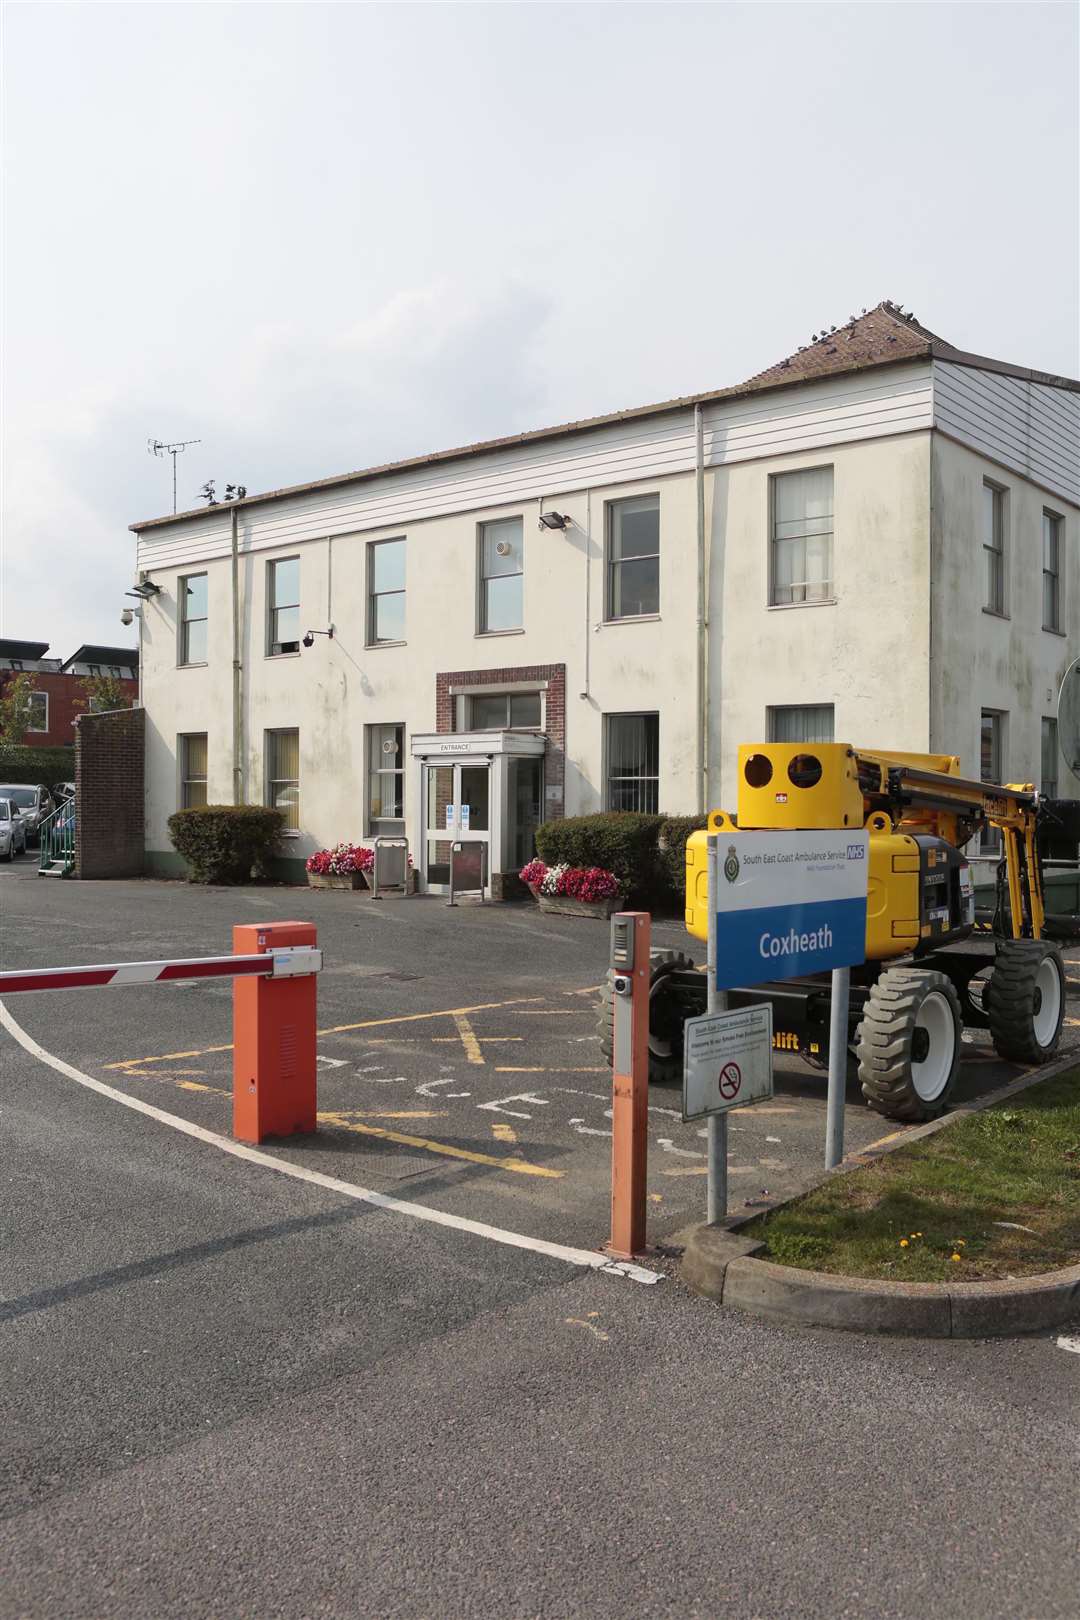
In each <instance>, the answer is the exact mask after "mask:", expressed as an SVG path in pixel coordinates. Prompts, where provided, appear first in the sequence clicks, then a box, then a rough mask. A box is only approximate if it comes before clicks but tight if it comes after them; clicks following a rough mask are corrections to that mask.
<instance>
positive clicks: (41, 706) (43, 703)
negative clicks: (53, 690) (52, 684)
mask: <svg viewBox="0 0 1080 1620" xmlns="http://www.w3.org/2000/svg"><path fill="white" fill-rule="evenodd" d="M26 729H27V731H48V729H49V694H48V692H31V694H30V717H29V719H28V720H27V723H26Z"/></svg>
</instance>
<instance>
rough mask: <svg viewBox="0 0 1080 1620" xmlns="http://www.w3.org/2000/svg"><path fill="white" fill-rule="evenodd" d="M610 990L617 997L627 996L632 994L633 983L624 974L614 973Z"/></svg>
mask: <svg viewBox="0 0 1080 1620" xmlns="http://www.w3.org/2000/svg"><path fill="white" fill-rule="evenodd" d="M611 988H612V989H613V990H614V992H615V994H616V995H617V996H629V995H632V994H633V989H634V981H633V979H631V978H630V977H629V975H628V974H626V973H616V975H615V977H614V979H613V980H612V983H611Z"/></svg>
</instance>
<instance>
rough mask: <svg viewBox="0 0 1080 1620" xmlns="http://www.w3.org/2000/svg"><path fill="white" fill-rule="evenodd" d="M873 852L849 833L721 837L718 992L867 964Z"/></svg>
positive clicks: (864, 836) (717, 900) (856, 834)
mask: <svg viewBox="0 0 1080 1620" xmlns="http://www.w3.org/2000/svg"><path fill="white" fill-rule="evenodd" d="M867 846H868V837H867V834H866V833H864V832H848V831H847V830H846V829H842V830H840V831H834V832H829V831H824V832H822V831H815V832H740V833H736V834H734V835H732V836H728V837H725V835H724V834H723V833H720V834H718V835H717V862H716V868H717V883H716V887H717V891H718V892H717V894H716V895H715V896H714V897H713V904H714V906H715V908H716V988H717V989H718V990H728V989H731V988H732V987H733V986H734V985H739V984H758V983H761V981H762V980H765V979H794V978H799V977H801V976H802V975H803V974H806V973H822V972H825V971H826V970H827V969H829V968H835V967H853V966H854V965H855V964H856V963H857V962H862V961H863V960H864V959H865V956H866V884H867V860H868V848H867Z"/></svg>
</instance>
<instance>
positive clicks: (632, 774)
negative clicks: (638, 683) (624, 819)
mask: <svg viewBox="0 0 1080 1620" xmlns="http://www.w3.org/2000/svg"><path fill="white" fill-rule="evenodd" d="M606 726H607V806H606V808H607V809H608V810H645V811H648V812H649V814H651V815H655V814H656V812H657V810H658V808H659V803H660V716H659V715H658V714H609V715H607V716H606Z"/></svg>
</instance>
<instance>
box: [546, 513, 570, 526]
mask: <svg viewBox="0 0 1080 1620" xmlns="http://www.w3.org/2000/svg"><path fill="white" fill-rule="evenodd" d="M569 522H570V519H569V518H568V517H564V515H563V514H562V513H561V512H541V513H540V527H541V528H542V529H565V528H566V525H567V524H568V523H569Z"/></svg>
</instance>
